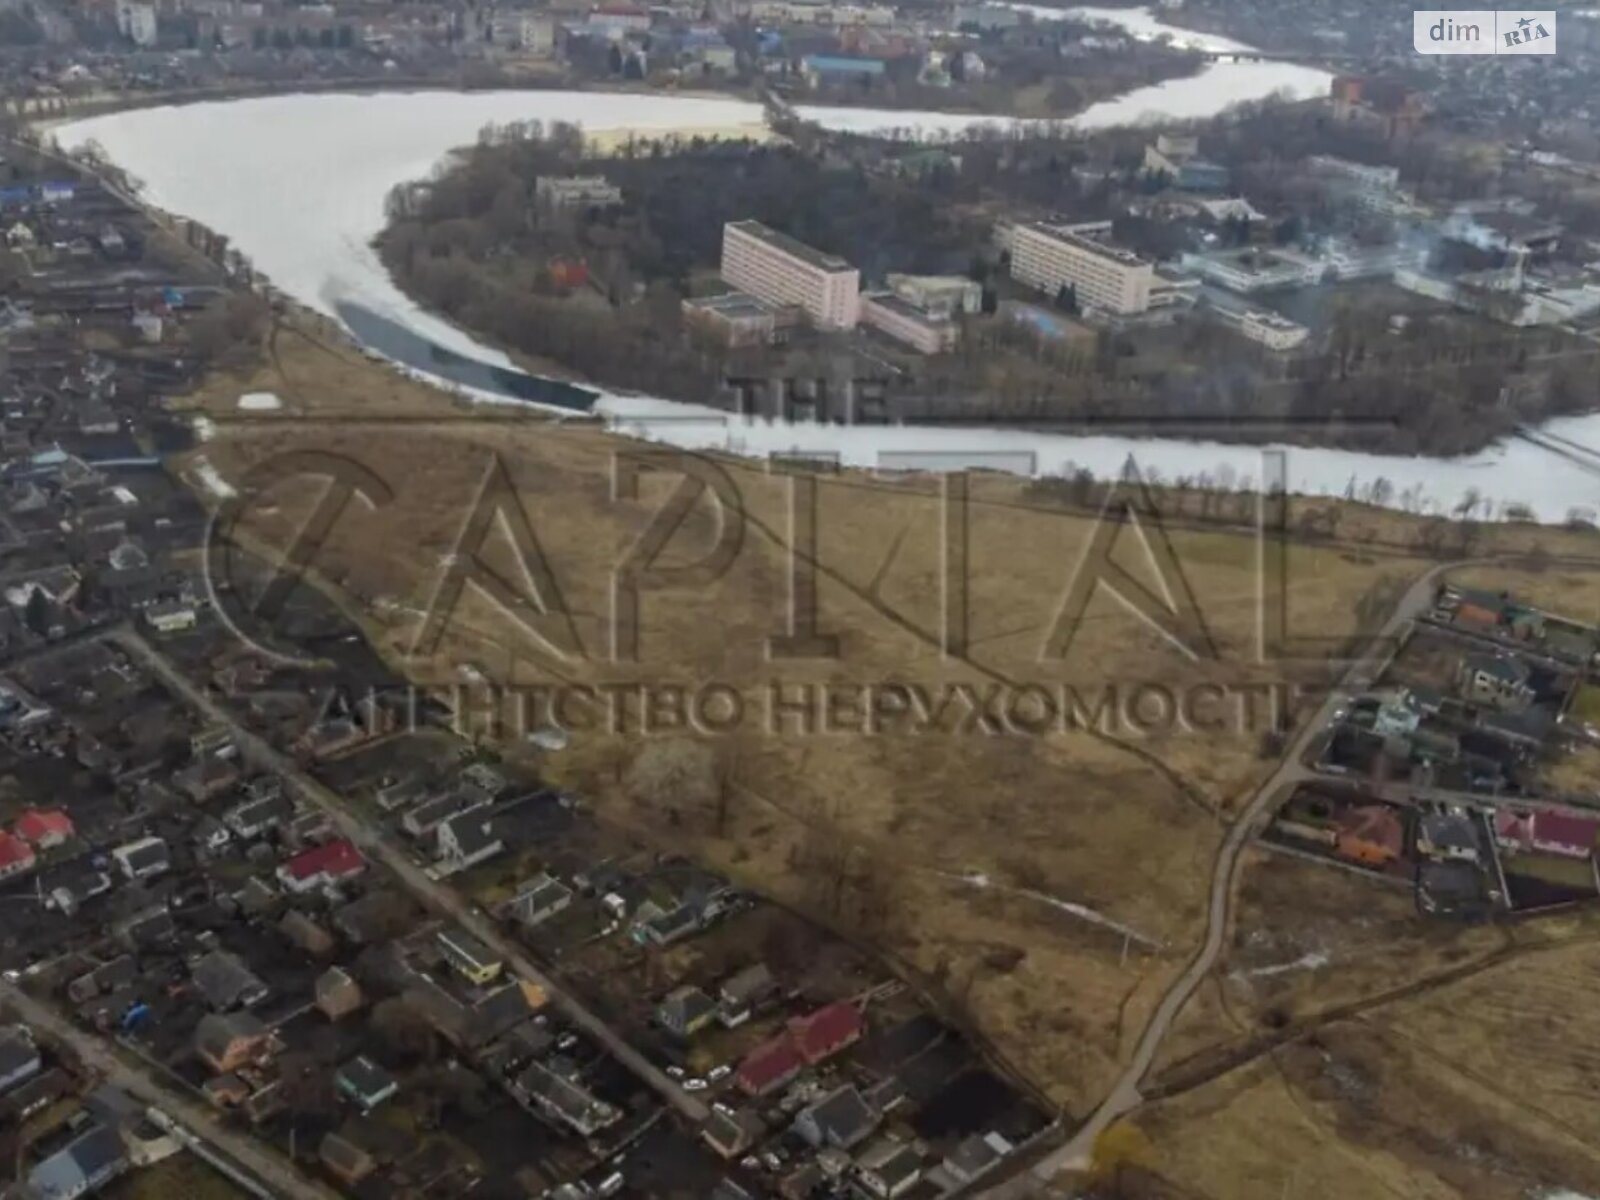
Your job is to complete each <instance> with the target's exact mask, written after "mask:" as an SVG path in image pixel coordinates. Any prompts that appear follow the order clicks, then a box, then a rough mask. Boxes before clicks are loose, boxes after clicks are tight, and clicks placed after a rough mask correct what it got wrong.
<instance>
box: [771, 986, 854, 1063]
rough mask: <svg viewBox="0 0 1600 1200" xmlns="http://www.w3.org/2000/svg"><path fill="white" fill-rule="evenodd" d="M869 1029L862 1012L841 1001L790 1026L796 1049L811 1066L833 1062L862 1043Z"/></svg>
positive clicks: (847, 1002) (800, 1018)
mask: <svg viewBox="0 0 1600 1200" xmlns="http://www.w3.org/2000/svg"><path fill="white" fill-rule="evenodd" d="M865 1028H866V1022H865V1021H863V1020H862V1018H861V1010H860V1009H859V1008H857V1007H856V1006H855V1005H854V1004H851V1003H850V1001H848V1000H840V1001H838V1002H837V1003H834V1004H830V1005H828V1006H827V1007H826V1008H819V1009H817V1011H816V1012H814V1013H812V1014H811V1015H810V1016H808V1017H796V1018H795V1019H794V1020H792V1021H790V1022H789V1034H790V1036H791V1037H793V1038H794V1045H795V1049H797V1050H798V1051H800V1057H801V1058H803V1059H805V1060H806V1062H808V1063H818V1062H821V1061H822V1060H823V1059H825V1058H831V1057H832V1056H833V1055H835V1054H837V1053H839V1051H841V1050H843V1049H844V1048H845V1047H846V1046H848V1045H850V1043H851V1042H854V1041H856V1040H858V1039H859V1038H860V1037H861V1034H862V1032H863V1030H865Z"/></svg>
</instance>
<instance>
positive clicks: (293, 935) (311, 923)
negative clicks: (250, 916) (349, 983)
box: [278, 908, 337, 958]
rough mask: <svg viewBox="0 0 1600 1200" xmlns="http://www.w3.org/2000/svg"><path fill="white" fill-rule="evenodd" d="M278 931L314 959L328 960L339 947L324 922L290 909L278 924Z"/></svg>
mask: <svg viewBox="0 0 1600 1200" xmlns="http://www.w3.org/2000/svg"><path fill="white" fill-rule="evenodd" d="M278 931H279V932H280V933H282V934H283V936H284V937H286V938H288V939H289V940H290V941H291V942H293V943H294V944H295V945H296V946H298V947H299V948H300V949H301V950H303V951H305V953H307V954H309V955H310V956H311V957H312V958H327V957H328V956H329V955H331V954H332V953H333V951H334V948H335V946H336V945H337V943H336V941H335V940H334V936H333V934H332V933H331V932H330V931H329V930H328V928H327V927H326V926H325V925H323V924H322V922H320V921H318V920H316V919H315V918H313V917H311V916H309V915H307V914H306V913H303V912H301V911H300V910H299V909H297V908H296V909H290V910H289V911H288V912H286V913H284V915H283V920H281V921H279V922H278Z"/></svg>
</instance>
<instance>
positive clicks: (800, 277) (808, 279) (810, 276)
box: [721, 221, 861, 329]
mask: <svg viewBox="0 0 1600 1200" xmlns="http://www.w3.org/2000/svg"><path fill="white" fill-rule="evenodd" d="M721 274H722V278H723V279H725V280H726V281H727V282H728V283H729V284H730V285H731V286H733V287H736V288H738V289H739V290H740V291H743V292H749V293H750V294H751V295H752V296H755V297H756V298H757V299H760V300H765V301H766V302H767V303H768V304H794V305H798V306H799V307H800V308H802V309H804V310H805V312H806V314H807V315H808V316H809V317H810V318H811V320H812V322H813V323H815V324H816V325H817V326H818V327H819V328H821V329H850V328H853V327H854V326H855V324H856V322H857V321H858V320H859V319H860V313H861V272H860V271H858V270H856V269H855V268H854V267H852V266H851V265H850V264H849V263H847V262H846V261H845V260H844V259H842V258H840V257H839V256H838V255H837V254H824V253H822V252H821V251H820V250H814V249H812V248H811V247H810V246H807V245H806V244H805V243H804V242H800V241H796V240H795V239H794V238H792V237H790V236H789V235H788V234H784V233H779V232H778V231H777V230H775V229H769V228H767V226H765V225H763V224H761V222H759V221H729V222H728V223H727V224H726V225H724V226H723V227H722V271H721Z"/></svg>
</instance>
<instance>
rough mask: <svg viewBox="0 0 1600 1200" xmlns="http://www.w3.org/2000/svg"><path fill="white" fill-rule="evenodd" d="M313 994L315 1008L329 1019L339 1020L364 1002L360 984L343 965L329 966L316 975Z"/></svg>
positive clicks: (357, 1008)
mask: <svg viewBox="0 0 1600 1200" xmlns="http://www.w3.org/2000/svg"><path fill="white" fill-rule="evenodd" d="M313 996H314V998H315V1003H316V1006H317V1008H319V1009H320V1010H321V1011H322V1014H323V1015H324V1016H325V1017H327V1018H328V1020H330V1021H340V1020H343V1019H344V1018H345V1017H347V1016H349V1015H350V1014H351V1013H353V1012H356V1011H358V1010H359V1009H360V1008H361V1006H362V1004H363V1003H365V1000H366V998H365V996H363V995H362V992H361V985H360V984H359V983H357V982H356V981H355V979H354V978H353V977H352V976H351V975H350V973H349V972H348V971H346V970H345V969H344V968H343V967H329V968H328V969H327V970H326V971H324V972H323V973H322V974H321V975H319V976H317V982H316V986H315V988H314V990H313Z"/></svg>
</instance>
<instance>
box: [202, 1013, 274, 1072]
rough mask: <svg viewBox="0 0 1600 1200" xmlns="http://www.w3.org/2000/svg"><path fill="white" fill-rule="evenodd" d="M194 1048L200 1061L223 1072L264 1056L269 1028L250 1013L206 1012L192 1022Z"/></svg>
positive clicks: (268, 1048)
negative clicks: (195, 1023)
mask: <svg viewBox="0 0 1600 1200" xmlns="http://www.w3.org/2000/svg"><path fill="white" fill-rule="evenodd" d="M194 1049H195V1054H196V1055H198V1056H199V1058H200V1061H201V1062H203V1063H205V1064H206V1066H208V1067H210V1068H211V1069H212V1070H213V1071H214V1072H216V1073H217V1074H219V1075H226V1074H230V1073H232V1072H234V1071H237V1070H238V1069H239V1068H240V1067H243V1066H245V1065H246V1064H248V1063H252V1062H257V1061H259V1060H260V1059H262V1058H264V1057H265V1056H266V1055H267V1054H268V1053H269V1052H270V1051H271V1049H272V1031H271V1030H269V1029H268V1028H267V1027H266V1026H265V1025H263V1024H262V1023H261V1018H259V1017H257V1016H255V1015H254V1014H253V1013H248V1012H236V1013H207V1014H206V1015H205V1016H203V1017H201V1018H200V1023H199V1024H198V1025H197V1026H195V1034H194Z"/></svg>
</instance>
